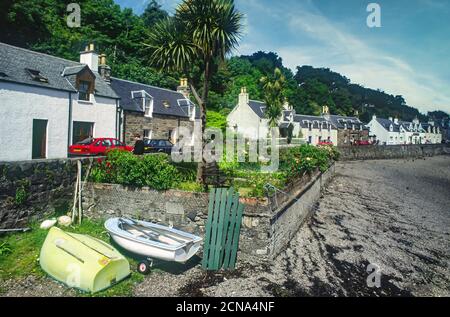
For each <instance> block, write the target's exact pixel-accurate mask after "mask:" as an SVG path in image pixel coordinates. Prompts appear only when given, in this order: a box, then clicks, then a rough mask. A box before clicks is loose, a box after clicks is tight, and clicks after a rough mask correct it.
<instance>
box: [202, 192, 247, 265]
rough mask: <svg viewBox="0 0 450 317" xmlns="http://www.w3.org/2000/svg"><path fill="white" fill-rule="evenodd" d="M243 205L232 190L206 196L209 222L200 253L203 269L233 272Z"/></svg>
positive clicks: (237, 194)
mask: <svg viewBox="0 0 450 317" xmlns="http://www.w3.org/2000/svg"><path fill="white" fill-rule="evenodd" d="M243 211H244V205H243V204H241V203H239V193H237V192H235V191H234V189H233V188H230V189H226V188H214V189H212V190H211V192H210V195H209V208H208V222H207V223H206V234H205V243H204V250H203V268H204V269H205V270H211V271H214V270H220V269H222V268H223V269H225V270H228V269H234V268H235V267H236V260H237V251H238V248H239V237H240V233H241V222H242V214H243Z"/></svg>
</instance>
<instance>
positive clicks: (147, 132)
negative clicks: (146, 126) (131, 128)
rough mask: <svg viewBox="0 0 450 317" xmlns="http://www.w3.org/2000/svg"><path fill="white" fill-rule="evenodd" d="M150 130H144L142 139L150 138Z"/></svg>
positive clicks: (151, 132)
mask: <svg viewBox="0 0 450 317" xmlns="http://www.w3.org/2000/svg"><path fill="white" fill-rule="evenodd" d="M152 134H153V131H152V130H144V139H146V140H151V139H152Z"/></svg>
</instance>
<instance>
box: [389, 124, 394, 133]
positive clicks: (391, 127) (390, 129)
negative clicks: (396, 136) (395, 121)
mask: <svg viewBox="0 0 450 317" xmlns="http://www.w3.org/2000/svg"><path fill="white" fill-rule="evenodd" d="M389 131H391V132H393V131H394V126H393V125H392V124H391V125H390V126H389Z"/></svg>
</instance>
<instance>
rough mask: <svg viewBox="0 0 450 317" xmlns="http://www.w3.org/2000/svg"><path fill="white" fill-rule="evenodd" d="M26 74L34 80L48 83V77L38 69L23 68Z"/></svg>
mask: <svg viewBox="0 0 450 317" xmlns="http://www.w3.org/2000/svg"><path fill="white" fill-rule="evenodd" d="M25 69H26V71H27V72H28V74H29V75H30V76H31V79H33V80H34V81H39V82H41V83H48V78H46V77H44V76H43V75H42V74H41V72H40V71H38V70H35V69H29V68H25Z"/></svg>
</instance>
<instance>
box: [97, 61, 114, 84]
mask: <svg viewBox="0 0 450 317" xmlns="http://www.w3.org/2000/svg"><path fill="white" fill-rule="evenodd" d="M99 64H100V65H99V66H98V73H99V74H100V76H101V77H102V78H103V80H104V81H106V82H107V83H108V84H110V83H111V67H109V66H108V65H107V64H106V55H105V54H102V55H100V57H99Z"/></svg>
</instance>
